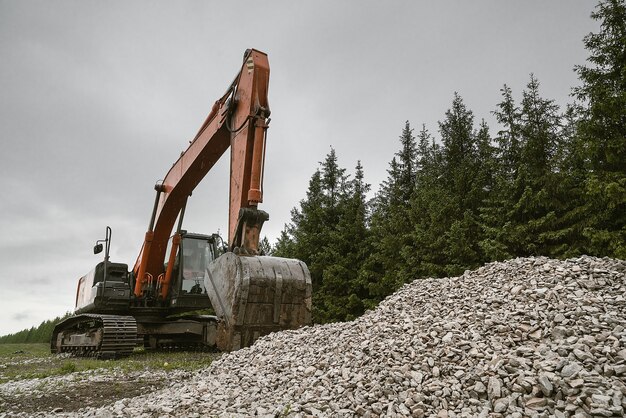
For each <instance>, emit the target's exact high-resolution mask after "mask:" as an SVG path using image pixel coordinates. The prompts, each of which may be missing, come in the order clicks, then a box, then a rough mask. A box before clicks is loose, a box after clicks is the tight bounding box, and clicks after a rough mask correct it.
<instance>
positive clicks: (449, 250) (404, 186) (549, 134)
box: [272, 0, 626, 323]
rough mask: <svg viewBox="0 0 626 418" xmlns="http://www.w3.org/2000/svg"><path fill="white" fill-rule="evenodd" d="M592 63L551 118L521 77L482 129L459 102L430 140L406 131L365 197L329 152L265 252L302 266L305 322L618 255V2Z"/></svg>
mask: <svg viewBox="0 0 626 418" xmlns="http://www.w3.org/2000/svg"><path fill="white" fill-rule="evenodd" d="M591 17H592V18H593V19H596V20H599V21H600V23H601V29H600V30H599V32H598V33H591V34H589V35H587V36H586V37H585V38H584V39H583V42H584V45H585V47H586V49H587V50H588V52H589V57H588V65H580V66H577V67H575V69H574V70H575V71H576V73H577V75H578V77H579V80H580V85H579V86H577V87H575V88H573V90H572V98H573V102H572V103H571V104H568V105H567V106H565V108H560V107H559V106H558V105H557V104H556V103H555V102H554V100H551V99H547V98H545V97H543V96H542V95H541V89H540V83H539V80H537V78H536V77H535V76H534V75H532V74H531V76H530V79H529V81H528V84H527V85H526V88H525V89H524V90H523V91H522V92H521V100H515V99H514V92H513V91H512V89H511V88H510V87H509V86H507V85H505V86H503V87H502V89H501V99H500V102H499V103H497V104H496V105H495V109H494V110H493V115H494V116H495V119H496V120H497V123H498V128H497V131H496V132H492V130H491V129H490V127H489V126H488V125H487V123H486V122H485V121H484V120H480V121H477V120H476V118H475V116H474V113H473V112H472V111H471V110H470V109H468V108H467V106H466V105H465V103H464V101H463V99H462V97H461V96H460V95H459V94H457V93H455V94H454V98H453V100H452V104H451V105H450V108H449V109H448V110H447V111H446V113H445V115H444V117H443V120H441V121H440V122H439V123H438V125H439V126H438V134H439V136H438V138H435V135H434V134H433V133H432V132H431V131H429V130H428V129H427V128H426V127H425V126H424V125H422V126H421V127H420V128H419V129H418V130H417V131H416V130H415V128H413V127H412V125H411V124H410V123H409V122H408V121H407V122H406V123H405V125H404V127H403V129H402V131H401V134H400V137H399V139H400V141H399V149H398V151H397V152H396V154H395V155H394V157H393V159H392V160H391V161H390V163H389V168H388V170H387V172H388V176H387V178H386V180H385V181H384V182H383V183H382V184H381V185H380V188H379V190H378V191H377V192H376V193H375V197H374V198H373V199H371V200H368V199H367V198H366V196H367V193H368V191H369V190H370V185H368V184H366V183H365V181H364V169H363V166H362V165H361V163H360V162H358V163H357V165H356V167H355V169H354V174H353V175H348V174H347V171H346V169H345V168H343V167H340V166H339V164H338V159H337V155H336V152H335V150H334V149H332V148H331V150H330V152H329V154H328V155H327V156H326V157H325V159H324V160H323V161H322V162H321V163H320V166H319V168H318V169H317V170H316V171H315V172H314V173H313V175H312V176H311V179H310V181H309V186H308V190H307V193H306V197H305V198H304V199H303V200H302V201H300V204H299V207H296V208H294V209H293V210H292V212H291V222H290V223H288V224H287V225H285V229H284V230H283V232H282V234H281V236H280V237H279V239H278V241H277V242H276V244H275V246H274V247H273V249H272V254H273V255H275V256H283V257H292V258H298V259H301V260H303V261H305V262H306V263H307V265H308V266H309V269H310V271H311V276H312V282H313V317H314V321H315V322H322V323H323V322H330V321H342V320H350V319H353V318H355V317H356V316H358V315H360V314H362V313H363V312H364V311H365V310H366V309H369V308H372V307H373V306H375V305H376V304H377V303H378V302H379V301H380V300H382V299H383V298H384V297H386V296H387V295H389V294H391V293H392V292H394V291H395V290H397V289H398V288H399V287H400V286H402V285H403V284H404V283H407V282H409V281H411V280H414V279H416V278H419V277H429V276H431V277H432V276H434V277H440V276H449V275H457V274H460V273H462V272H463V271H464V270H466V269H471V268H475V267H477V266H480V265H482V264H484V263H486V262H491V261H497V260H504V259H509V258H513V257H526V256H537V255H545V256H549V257H554V258H567V257H574V256H578V255H581V254H588V255H595V256H609V257H615V258H622V259H624V258H626V239H625V238H626V5H625V2H624V0H606V1H601V2H600V3H599V4H598V6H597V7H596V8H595V10H594V11H593V13H592V14H591Z"/></svg>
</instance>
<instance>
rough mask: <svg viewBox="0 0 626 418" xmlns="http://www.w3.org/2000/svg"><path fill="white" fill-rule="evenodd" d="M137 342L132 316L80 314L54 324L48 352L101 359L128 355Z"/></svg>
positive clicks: (134, 322) (135, 323)
mask: <svg viewBox="0 0 626 418" xmlns="http://www.w3.org/2000/svg"><path fill="white" fill-rule="evenodd" d="M136 345H137V322H136V321H135V318H133V317H132V316H123V315H100V314H81V315H75V316H72V317H70V318H68V319H66V320H65V321H63V322H60V323H59V324H57V326H56V327H55V328H54V332H53V334H52V342H51V346H50V351H51V352H52V353H71V354H73V355H75V356H78V357H96V358H101V359H106V358H120V357H125V356H128V355H130V354H131V353H132V352H133V350H134V348H135V346H136Z"/></svg>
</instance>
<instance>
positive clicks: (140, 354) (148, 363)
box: [0, 344, 218, 383]
mask: <svg viewBox="0 0 626 418" xmlns="http://www.w3.org/2000/svg"><path fill="white" fill-rule="evenodd" d="M217 355H218V354H215V353H206V352H181V351H179V352H153V351H145V350H143V349H136V350H135V352H133V354H132V355H130V356H129V357H125V358H122V359H118V360H96V359H92V358H79V357H70V358H62V357H59V356H56V355H52V354H50V346H49V345H48V344H0V383H4V382H7V381H9V380H21V379H33V378H44V377H48V376H60V375H65V374H70V373H76V372H82V371H86V370H97V369H104V370H111V369H120V370H122V371H124V372H133V371H142V370H166V371H167V370H187V371H193V370H197V369H200V368H203V367H208V366H209V365H210V364H211V362H212V361H213V360H214V359H215V358H216V356H217Z"/></svg>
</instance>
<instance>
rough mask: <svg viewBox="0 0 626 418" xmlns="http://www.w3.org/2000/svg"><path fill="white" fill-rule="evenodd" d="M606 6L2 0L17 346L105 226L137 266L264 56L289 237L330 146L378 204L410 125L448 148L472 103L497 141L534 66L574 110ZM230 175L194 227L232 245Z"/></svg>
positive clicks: (7, 323)
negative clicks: (508, 97) (172, 190)
mask: <svg viewBox="0 0 626 418" xmlns="http://www.w3.org/2000/svg"><path fill="white" fill-rule="evenodd" d="M595 4H596V2H595V1H580V0H560V1H555V0H553V1H550V2H545V1H517V2H513V1H495V0H493V1H472V2H469V1H460V0H459V1H437V2H432V1H429V2H427V1H379V2H373V1H356V0H354V1H342V2H339V1H315V2H312V1H309V2H304V1H274V2H238V1H234V2H218V1H177V2H152V1H144V2H139V1H135V2H122V1H117V2H101V1H6V0H0V92H1V99H0V129H1V130H0V143H1V145H2V149H1V151H0V166H1V167H2V176H0V187H1V189H2V198H1V199H0V215H1V216H0V265H1V266H2V269H0V286H1V287H2V289H3V291H2V301H1V302H0V315H1V317H2V321H0V335H3V334H6V333H9V332H15V331H19V330H20V329H23V328H26V327H30V326H32V325H37V324H38V323H39V322H41V321H42V320H45V319H49V318H51V317H54V316H56V315H60V314H63V313H64V312H65V311H68V310H71V309H72V308H73V303H74V297H75V291H76V282H77V279H78V278H79V277H80V276H81V275H83V274H85V273H86V272H87V271H89V270H90V269H91V268H92V267H93V266H94V265H95V264H96V263H97V262H98V261H100V256H94V255H93V254H92V252H91V249H92V245H93V243H94V241H95V240H96V239H99V238H102V237H103V235H104V227H105V226H106V225H110V226H111V227H112V228H113V246H112V260H113V261H118V262H126V263H129V264H132V263H133V262H134V260H135V258H136V256H137V253H138V251H139V248H140V245H141V242H142V239H143V234H144V232H145V228H146V227H147V223H148V220H149V216H150V212H151V206H152V203H153V199H154V190H153V188H152V187H153V185H154V183H155V181H156V180H158V179H161V178H163V176H164V175H165V174H166V172H167V170H168V169H169V167H170V166H171V164H172V163H173V162H174V161H175V160H176V158H177V156H178V155H179V153H180V152H181V151H182V150H184V149H185V148H186V145H187V144H188V140H190V139H191V138H193V136H194V135H195V133H196V131H197V129H198V128H199V126H200V124H201V123H202V122H203V121H204V118H205V117H206V115H207V114H208V112H209V110H210V107H211V104H212V103H213V102H214V101H215V100H216V99H217V98H218V97H219V96H221V94H222V93H223V92H224V90H225V89H226V87H227V86H228V83H229V82H230V81H231V80H232V78H233V77H234V75H235V73H236V71H237V70H238V68H239V66H240V63H241V59H242V55H243V52H244V51H245V49H246V48H250V47H254V48H256V49H260V50H262V51H264V52H266V53H268V55H269V60H270V67H271V76H270V92H269V95H270V106H271V109H272V122H271V125H270V130H269V132H268V151H267V157H266V179H265V196H264V198H265V203H264V204H263V209H264V210H266V211H268V212H269V213H270V221H269V222H267V223H266V224H265V227H264V233H265V234H267V235H268V237H269V238H270V239H271V240H274V238H275V237H277V236H278V234H279V232H280V230H281V229H282V227H283V225H284V223H285V222H287V221H288V220H289V212H290V210H291V208H292V207H293V206H295V205H297V203H298V201H299V200H300V199H302V198H303V197H304V195H305V192H306V188H307V185H308V180H309V178H310V176H311V174H312V173H313V171H314V170H315V168H316V167H317V165H318V162H319V161H321V160H322V159H323V158H324V156H325V155H326V153H327V152H328V151H329V149H330V146H331V145H332V146H333V147H335V149H336V150H337V154H338V156H339V162H340V164H341V165H342V166H345V167H347V168H348V170H349V171H352V170H353V168H354V166H355V165H356V163H357V160H361V161H362V163H363V166H364V169H365V176H366V181H368V182H369V183H371V184H372V189H373V190H376V189H377V188H378V185H379V184H380V182H381V181H382V180H383V179H384V178H385V175H386V172H385V170H386V169H387V165H388V163H389V161H390V160H391V158H392V156H393V154H394V152H396V151H397V149H398V144H399V143H398V139H397V138H398V135H399V134H400V132H401V130H402V127H403V124H404V121H405V120H407V119H408V120H409V121H410V122H411V124H412V125H413V126H414V127H415V128H416V129H419V127H420V126H421V124H422V123H425V124H426V126H427V128H429V129H430V130H431V132H433V133H435V134H436V133H437V121H438V120H441V119H442V118H443V115H444V113H445V111H446V109H448V107H449V106H450V104H451V101H452V97H453V93H454V92H455V91H458V92H459V94H460V95H461V96H462V97H463V98H464V100H465V103H466V104H467V106H468V107H469V108H470V109H471V110H473V111H474V114H475V117H476V120H477V122H478V121H480V119H481V118H485V119H486V120H487V121H488V122H489V124H490V128H491V132H492V134H493V133H495V132H496V131H497V127H496V126H494V124H493V118H492V116H491V114H490V112H491V111H492V110H493V109H494V108H495V105H496V103H497V102H498V101H499V99H500V92H499V89H500V88H501V87H502V85H503V84H504V83H507V84H508V85H510V86H511V87H512V88H513V90H514V93H515V95H516V97H519V96H520V93H521V90H522V89H523V88H524V86H525V85H526V83H527V82H528V80H529V74H530V73H531V72H532V73H534V74H535V75H536V77H537V78H538V79H539V81H540V82H541V90H542V94H543V96H544V97H546V98H552V99H555V100H556V101H557V103H559V104H560V105H564V104H565V103H567V102H568V101H569V97H568V95H569V93H570V88H571V87H573V86H574V85H576V84H577V82H578V81H577V78H576V75H575V74H574V72H573V71H572V68H573V66H574V65H576V64H584V61H585V58H586V57H587V53H586V51H585V50H584V48H583V45H582V37H583V36H584V35H585V34H587V33H589V32H590V31H595V30H597V23H596V22H593V21H592V20H591V19H590V18H589V13H590V12H591V10H592V9H593V7H594V6H595ZM227 172H228V163H227V161H221V162H220V163H218V165H217V166H216V168H215V169H214V171H212V172H211V173H209V175H208V176H207V178H206V179H205V180H204V182H203V183H201V184H200V186H199V188H198V189H197V190H196V192H194V195H193V197H192V198H191V200H190V203H189V205H188V211H187V215H186V222H185V228H186V229H188V230H190V231H194V232H202V233H212V232H214V231H216V230H217V229H220V230H221V231H222V232H225V231H226V223H227V199H228V195H227V194H228V192H227V186H228V177H227ZM223 235H225V234H223Z"/></svg>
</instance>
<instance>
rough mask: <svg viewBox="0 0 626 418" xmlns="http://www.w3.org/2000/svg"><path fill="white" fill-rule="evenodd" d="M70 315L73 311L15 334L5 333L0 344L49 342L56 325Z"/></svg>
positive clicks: (0, 338)
mask: <svg viewBox="0 0 626 418" xmlns="http://www.w3.org/2000/svg"><path fill="white" fill-rule="evenodd" d="M70 316H71V313H69V312H68V313H66V314H65V315H63V316H57V317H56V318H54V319H49V320H47V321H43V322H42V323H41V324H39V326H37V327H31V328H29V329H25V330H22V331H19V332H16V333H14V334H7V335H3V336H1V337H0V344H18V343H49V342H50V339H51V338H52V332H53V331H54V326H55V325H56V324H58V323H59V322H61V321H62V320H64V319H66V318H68V317H70Z"/></svg>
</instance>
